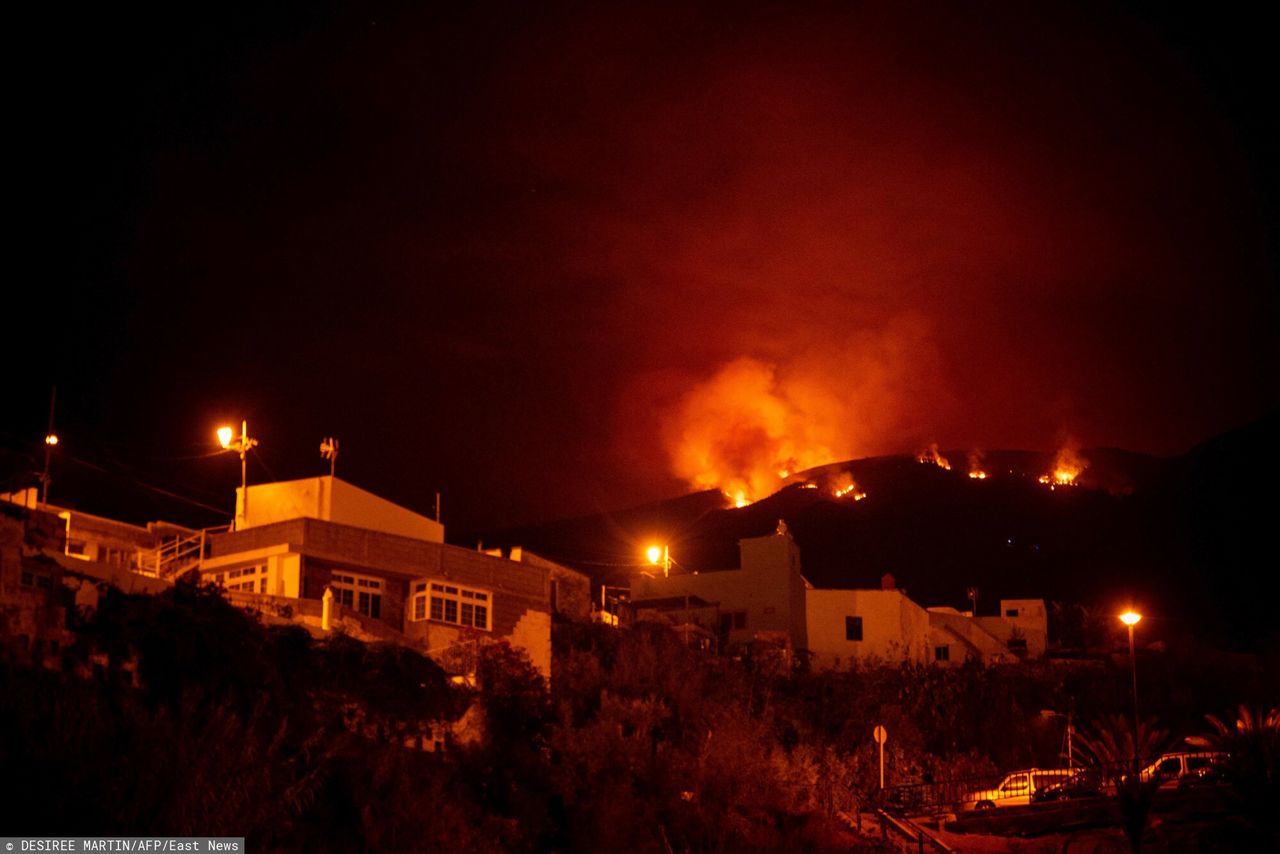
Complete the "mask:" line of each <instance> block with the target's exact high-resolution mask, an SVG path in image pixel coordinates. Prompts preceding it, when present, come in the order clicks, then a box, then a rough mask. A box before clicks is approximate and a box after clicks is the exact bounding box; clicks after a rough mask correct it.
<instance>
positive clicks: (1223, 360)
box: [0, 3, 1280, 530]
mask: <svg viewBox="0 0 1280 854" xmlns="http://www.w3.org/2000/svg"><path fill="white" fill-rule="evenodd" d="M257 5H258V4H246V6H245V8H243V9H240V10H235V9H228V8H226V7H224V6H222V5H220V4H205V5H202V6H200V7H198V8H197V7H195V6H194V5H193V4H165V5H159V6H156V7H154V8H150V9H146V8H143V7H142V6H134V5H130V4H126V5H124V6H119V5H107V6H98V7H96V8H93V9H89V10H79V11H76V10H71V9H68V8H66V7H57V8H53V7H47V6H46V7H44V8H41V9H36V10H27V11H26V12H24V13H22V14H23V15H25V17H19V18H16V19H14V21H13V23H12V26H11V30H10V38H11V39H12V40H13V41H15V42H16V43H17V44H16V46H15V48H14V59H15V62H14V68H15V69H18V71H17V72H11V79H13V80H14V81H15V85H14V86H13V88H14V89H15V90H17V91H16V93H15V101H16V104H15V106H14V108H13V109H12V110H11V122H10V128H11V129H10V139H11V143H12V142H13V141H14V140H16V141H17V156H16V157H12V158H11V163H12V164H13V166H14V168H13V169H12V170H11V178H12V183H11V185H12V186H16V187H17V201H18V204H16V205H13V206H11V210H13V211H15V212H16V213H17V215H18V216H17V218H18V220H19V224H18V229H17V232H16V234H13V235H11V240H12V241H13V243H12V246H13V249H14V252H15V255H14V256H13V263H12V264H11V266H10V274H9V277H8V280H9V284H8V287H7V288H6V292H7V293H8V294H9V296H8V297H7V298H6V306H7V310H6V312H5V313H6V314H9V316H8V318H7V322H6V324H5V326H6V329H7V331H8V332H9V333H10V335H11V337H10V339H9V342H8V343H9V346H8V348H7V350H8V355H9V371H8V372H6V373H7V376H8V380H9V381H8V382H7V385H8V389H7V393H6V394H5V395H4V399H3V404H0V405H2V406H3V408H4V417H3V420H2V421H0V440H2V441H3V444H4V447H5V448H7V449H10V450H11V451H12V450H17V451H21V450H24V449H26V450H31V449H34V448H36V447H38V442H39V438H40V436H41V435H43V432H44V421H45V418H46V416H47V407H48V397H49V389H50V387H51V386H52V385H54V384H56V385H57V386H58V428H59V433H60V434H62V436H63V439H64V442H63V446H62V449H61V452H64V453H66V454H70V455H74V456H75V457H77V458H79V459H84V460H87V461H92V462H94V463H95V464H97V465H100V466H103V467H106V468H111V469H114V468H116V467H118V468H119V469H120V470H125V469H127V470H128V471H130V472H132V473H133V474H134V475H136V476H137V477H139V478H142V479H145V480H146V481H147V482H150V483H155V484H157V485H161V486H164V487H166V488H168V489H172V490H175V491H179V492H182V493H183V494H188V495H191V496H193V497H197V498H199V499H200V500H203V501H210V500H212V501H214V502H216V503H219V504H220V505H226V506H227V507H228V508H229V507H230V505H231V503H232V500H233V499H232V497H231V490H232V488H233V487H234V486H235V485H236V484H237V483H238V478H239V472H238V470H237V466H236V463H235V461H234V459H232V458H230V457H228V456H226V455H212V451H213V450H214V444H213V441H214V439H213V429H214V427H216V426H217V425H218V424H220V423H226V422H231V421H236V422H237V423H238V420H239V419H240V418H242V417H243V418H247V419H248V420H249V425H250V432H251V434H252V435H254V436H256V437H257V438H258V439H259V440H260V442H261V448H260V452H261V457H260V459H255V460H251V465H250V476H251V478H253V479H264V478H267V477H276V478H290V477H301V476H309V475H314V474H320V473H322V472H324V471H326V470H327V468H326V464H324V463H323V462H322V461H321V460H320V458H319V454H318V452H317V447H318V445H319V442H320V440H321V438H322V437H324V436H326V435H335V436H337V437H339V439H340V441H341V443H342V451H341V455H340V458H339V461H338V473H339V475H340V476H342V477H344V478H346V479H348V480H350V481H351V482H353V483H355V484H357V485H359V486H362V487H365V488H367V489H370V490H372V491H375V492H378V493H380V494H382V495H385V496H387V497H389V498H391V499H393V500H396V501H399V502H400V503H403V504H406V505H408V506H410V507H413V508H414V509H418V510H421V511H428V510H429V508H430V507H431V505H432V503H433V501H434V495H435V493H436V491H437V490H439V491H441V492H443V494H444V521H445V522H446V524H447V525H448V526H449V527H450V529H451V530H454V529H467V530H479V529H482V528H485V527H490V528H491V527H494V526H502V525H508V524H512V523H516V522H525V521H533V520H539V519H549V518H554V517H558V516H564V515H570V514H579V513H591V512H597V511H600V510H606V509H612V508H619V507H624V506H629V505H633V504H637V503H641V502H643V501H647V500H653V499H657V498H662V497H668V496H671V495H675V494H679V493H681V492H685V491H688V490H689V489H690V488H692V473H691V472H690V471H688V470H686V469H684V468H681V465H680V463H679V462H678V460H679V457H680V454H679V450H680V448H682V447H686V446H687V445H688V443H689V442H690V441H691V437H697V436H704V437H705V436H706V435H709V434H714V439H713V440H712V441H713V442H714V443H717V444H718V447H720V448H721V450H722V451H723V452H724V454H725V455H726V456H727V458H728V459H730V460H732V459H736V458H737V457H740V456H741V457H749V456H750V455H751V453H752V448H753V447H754V445H755V443H756V441H757V439H758V438H759V437H758V436H757V435H756V432H755V431H758V429H759V424H758V423H757V421H755V420H753V418H752V417H750V416H744V415H743V414H742V412H741V411H739V408H738V407H740V405H741V404H742V402H743V401H744V399H746V398H747V397H750V399H751V400H752V401H755V403H753V404H751V405H750V406H748V407H747V408H748V409H750V410H751V411H752V412H756V413H757V414H758V413H759V412H765V411H767V413H768V417H769V418H775V417H776V418H777V419H778V420H779V421H780V422H782V423H785V424H786V425H787V427H786V429H787V431H788V432H787V436H786V437H785V439H786V441H788V442H793V443H795V444H797V448H798V449H797V451H796V454H795V456H796V459H797V460H798V461H799V460H802V459H803V452H804V448H800V447H799V446H801V445H803V446H805V447H821V448H823V449H825V451H826V452H829V453H830V454H832V455H835V456H836V458H845V457H853V456H868V455H874V454H884V453H901V452H912V451H915V450H918V449H919V448H920V447H923V446H924V445H926V444H927V443H929V442H934V441H936V442H941V443H942V444H943V445H944V446H946V447H966V448H970V447H971V448H1002V447H1003V448H1009V447H1018V448H1031V449H1041V450H1052V449H1054V448H1056V447H1058V446H1059V445H1061V444H1062V443H1063V442H1064V441H1068V440H1070V441H1074V442H1077V443H1079V444H1082V445H1085V446H1090V445H1106V446H1117V447H1124V448H1127V449H1131V450H1136V451H1144V452H1151V453H1160V454H1171V453H1180V452H1182V451H1184V450H1186V449H1187V448H1188V447H1190V446H1191V445H1193V444H1194V443H1196V442H1198V441H1201V440H1203V439H1205V438H1208V437H1209V436H1211V435H1213V434H1215V433H1217V432H1220V431H1222V430H1225V429H1229V428H1231V427H1234V426H1237V425H1240V424H1242V423H1245V422H1248V421H1250V420H1252V419H1256V418H1258V417H1260V416H1262V415H1264V414H1265V413H1267V412H1269V411H1272V410H1274V409H1275V407H1276V406H1277V404H1278V403H1280V381H1278V380H1277V374H1276V368H1277V362H1278V361H1280V359H1278V358H1277V356H1278V355H1280V354H1278V349H1280V346H1278V343H1277V335H1276V330H1277V328H1278V324H1277V321H1278V320H1280V300H1278V298H1277V287H1276V276H1275V267H1274V259H1275V257H1276V255H1275V253H1276V250H1277V246H1278V243H1277V229H1276V222H1277V218H1276V212H1277V202H1278V201H1280V194H1278V193H1277V174H1276V151H1277V150H1280V149H1278V147H1277V146H1278V143H1280V140H1277V133H1276V122H1275V112H1276V99H1275V97H1274V92H1273V91H1271V90H1269V89H1268V88H1267V82H1266V81H1270V80H1271V79H1274V78H1275V77H1276V76H1278V75H1277V72H1278V71H1280V69H1277V68H1276V65H1277V64H1278V63H1277V60H1276V59H1275V51H1274V50H1273V46H1272V45H1271V44H1270V43H1269V42H1270V35H1269V34H1270V33H1271V32H1272V31H1271V29H1270V27H1269V25H1267V24H1266V23H1265V21H1264V19H1263V18H1262V17H1261V15H1262V13H1261V12H1258V13H1252V12H1249V13H1246V12H1242V11H1237V12H1235V13H1233V17H1230V18H1228V17H1222V16H1220V15H1221V13H1219V12H1217V11H1212V12H1211V11H1210V10H1209V7H1207V6H1205V7H1203V9H1202V10H1201V12H1200V14H1202V15H1208V14H1213V15H1215V16H1217V17H1214V18H1210V19H1204V18H1200V17H1196V16H1194V15H1192V14H1191V13H1186V14H1183V13H1174V12H1168V11H1157V9H1158V6H1159V5H1160V4H1151V7H1150V8H1148V7H1146V6H1142V5H1137V6H1134V5H1127V6H1116V5H1092V4H1079V3H1069V4H1068V3H1062V4H1042V3H1035V4H1020V3H991V4H984V3H977V4H942V3H936V4H924V5H920V6H914V7H912V6H909V5H904V4H872V5H862V4H852V3H833V4H825V5H824V4H742V3H735V4H723V5H699V6H697V7H696V8H690V5H691V4H675V5H670V6H665V5H660V4H647V3H646V4H634V5H633V4H628V5H626V6H616V5H613V4H593V3H582V4H551V5H549V6H545V7H544V6H543V5H542V4H510V5H507V4H453V5H451V6H445V5H443V4H418V3H404V4H397V3H329V4H297V5H296V6H295V7H292V8H290V7H289V6H287V5H281V4H276V5H275V7H274V8H273V9H271V10H268V11H264V10H262V9H259V8H255V7H256V6H257ZM1254 14H1256V15H1257V16H1258V17H1254V18H1250V17H1249V16H1250V15H1254ZM757 403H758V404H759V405H758V406H757V405H756V404H757ZM772 439H774V440H776V439H777V437H772ZM35 453H38V451H36V452H35ZM60 464H62V465H70V464H71V463H70V462H66V463H58V462H55V478H56V477H57V466H58V465H60ZM57 483H58V481H57V480H55V486H54V497H55V499H57V498H59V497H60V498H61V499H62V500H66V501H71V500H72V499H73V498H74V496H69V495H66V494H63V495H61V496H58V494H57V490H58V485H57Z"/></svg>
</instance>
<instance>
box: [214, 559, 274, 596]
mask: <svg viewBox="0 0 1280 854" xmlns="http://www.w3.org/2000/svg"><path fill="white" fill-rule="evenodd" d="M267 578H268V575H267V565H266V564H265V563H262V564H258V565H257V566H242V567H240V568H239V569H232V570H228V571H227V572H220V573H218V574H217V575H215V576H213V581H214V583H215V584H217V585H218V586H219V587H224V588H226V589H227V590H243V591H245V592H247V593H253V592H255V591H256V592H258V593H266V592H267Z"/></svg>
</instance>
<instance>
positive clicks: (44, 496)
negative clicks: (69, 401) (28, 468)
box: [40, 386, 58, 504]
mask: <svg viewBox="0 0 1280 854" xmlns="http://www.w3.org/2000/svg"><path fill="white" fill-rule="evenodd" d="M57 402H58V387H57V386H54V387H53V391H52V392H51V393H50V394H49V429H48V430H47V431H46V432H45V434H44V471H43V472H42V473H41V475H40V503H41V504H47V503H48V502H49V458H50V457H51V456H52V454H53V446H54V445H56V444H58V434H57V433H54V432H53V407H54V404H56V403H57Z"/></svg>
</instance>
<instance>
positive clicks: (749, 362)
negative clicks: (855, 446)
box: [670, 359, 856, 507]
mask: <svg viewBox="0 0 1280 854" xmlns="http://www.w3.org/2000/svg"><path fill="white" fill-rule="evenodd" d="M839 410H840V407H838V406H837V405H836V404H835V402H834V401H833V400H832V399H831V397H830V395H828V394H827V393H826V392H825V391H824V390H823V389H821V388H820V387H818V386H817V385H816V384H812V383H809V382H805V381H803V380H799V379H796V378H789V379H787V380H785V381H784V380H782V379H780V378H779V376H778V372H777V369H776V368H775V367H774V366H772V365H767V364H765V363H763V362H759V361H757V360H755V359H738V360H736V361H734V362H730V363H729V364H728V365H726V366H725V367H724V368H722V369H721V370H720V371H719V373H717V374H716V375H715V376H713V377H712V378H711V379H710V380H708V381H707V382H706V383H703V384H702V385H700V386H698V387H697V388H695V389H694V390H693V391H692V392H691V393H690V394H689V395H688V396H687V397H686V398H685V400H684V403H683V406H682V407H681V409H680V412H679V413H678V424H679V427H678V432H675V433H674V435H673V436H672V437H671V441H670V450H671V458H672V467H673V469H674V471H675V473H676V474H677V475H678V476H680V477H681V478H683V479H684V480H685V481H687V482H688V483H689V484H690V485H691V486H693V487H695V488H697V489H718V490H720V491H721V492H723V493H724V494H725V495H726V496H727V497H728V498H729V500H730V501H731V502H732V503H733V504H734V506H736V507H744V506H746V505H747V504H750V503H752V502H754V501H758V500H760V499H761V498H764V497H766V496H769V495H772V494H773V493H774V492H776V491H777V490H778V489H780V488H781V487H782V486H783V485H784V484H785V483H786V482H787V481H788V480H789V479H790V478H792V477H793V476H794V475H795V474H796V472H800V471H804V470H806V469H811V468H816V467H818V466H823V465H827V464H828V463H833V462H835V461H837V460H841V459H847V458H848V457H850V456H851V454H850V453H849V448H848V447H847V446H846V445H845V444H844V441H843V439H842V437H841V432H842V431H841V430H840V428H839V423H840V411H839ZM850 482H852V481H850ZM855 491H856V490H855Z"/></svg>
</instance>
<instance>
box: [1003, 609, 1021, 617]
mask: <svg viewBox="0 0 1280 854" xmlns="http://www.w3.org/2000/svg"><path fill="white" fill-rule="evenodd" d="M1004 615H1005V616H1006V617H1016V616H1018V609H1017V608H1006V609H1005V612H1004Z"/></svg>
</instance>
